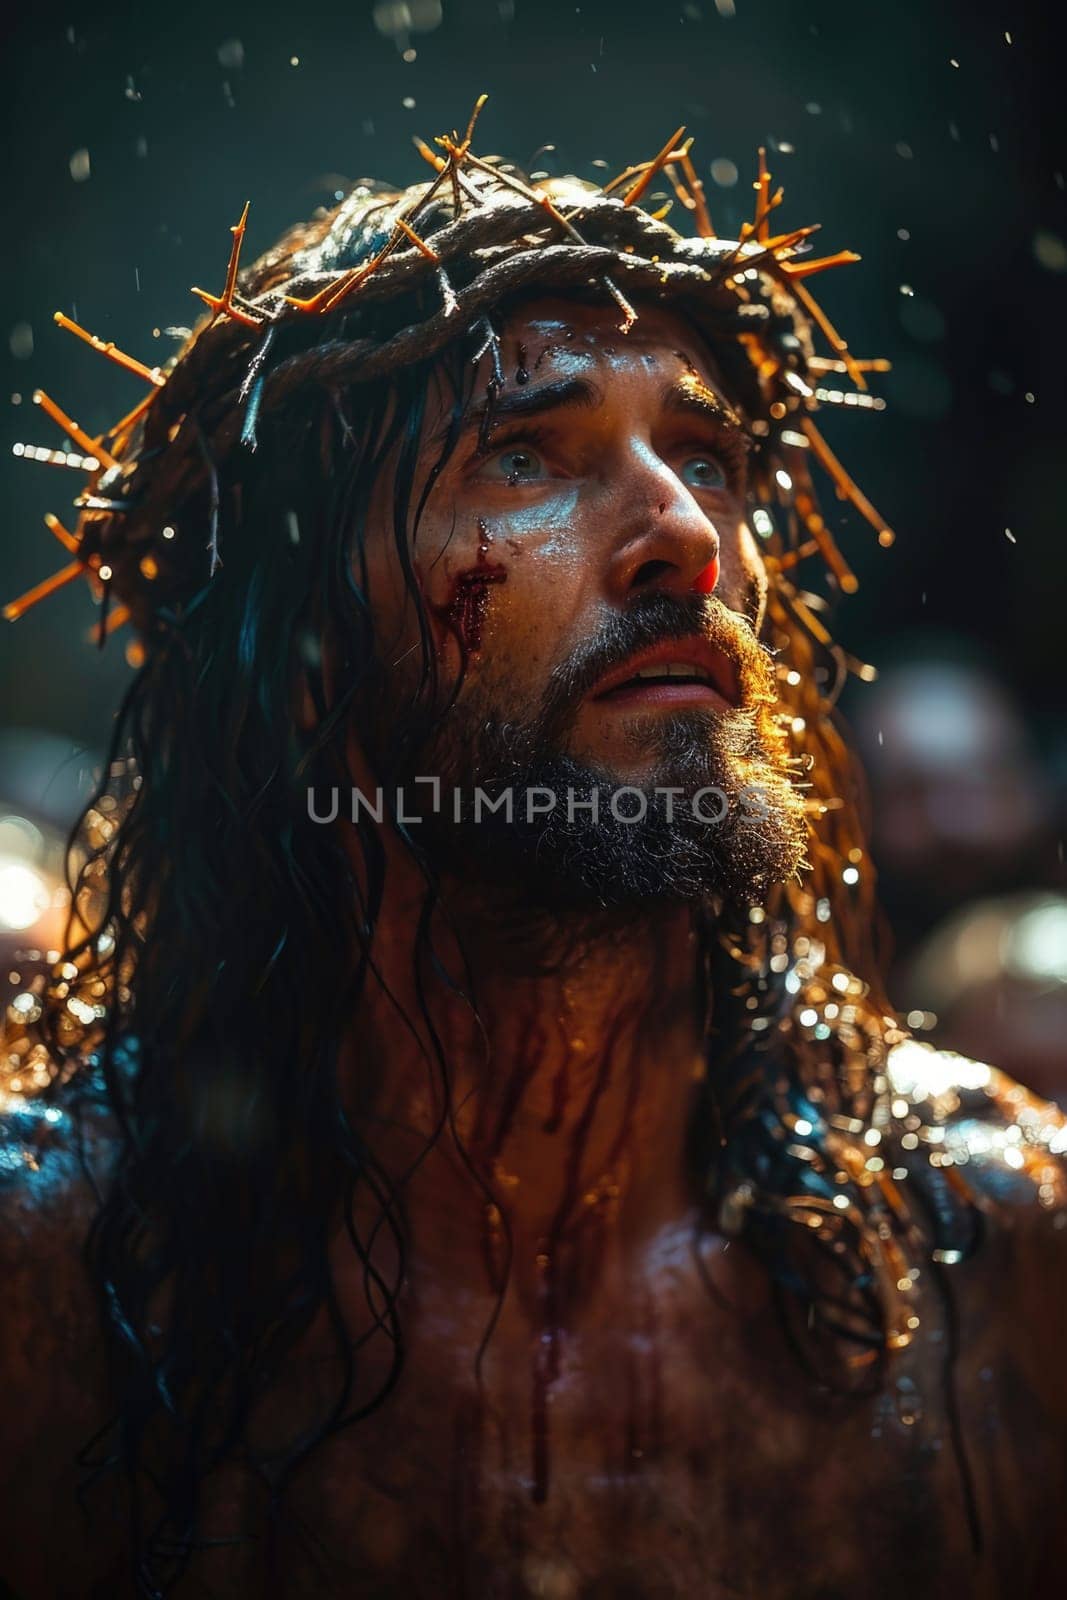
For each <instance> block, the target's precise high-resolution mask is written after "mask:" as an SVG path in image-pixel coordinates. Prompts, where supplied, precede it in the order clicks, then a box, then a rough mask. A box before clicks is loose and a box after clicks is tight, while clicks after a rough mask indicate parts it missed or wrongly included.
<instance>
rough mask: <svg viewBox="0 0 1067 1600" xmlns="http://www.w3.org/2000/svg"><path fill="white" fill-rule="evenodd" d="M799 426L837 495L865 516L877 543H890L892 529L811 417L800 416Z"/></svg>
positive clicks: (886, 544)
mask: <svg viewBox="0 0 1067 1600" xmlns="http://www.w3.org/2000/svg"><path fill="white" fill-rule="evenodd" d="M800 426H801V429H802V430H803V432H804V433H806V434H807V436H808V441H809V443H810V445H811V448H812V451H813V452H814V455H815V459H816V460H817V461H818V463H819V465H820V466H821V467H822V469H823V471H824V472H827V473H828V474H829V476H830V478H831V479H832V480H833V484H834V488H835V489H836V490H837V493H838V495H839V497H840V498H841V499H842V500H848V501H850V502H851V503H852V505H854V506H855V507H856V510H857V511H858V512H859V513H860V515H861V516H863V517H865V518H866V520H867V521H868V522H869V523H870V525H871V527H872V528H874V529H875V530H876V532H877V534H878V543H879V544H881V545H883V546H888V545H890V544H892V542H893V532H892V529H890V528H887V527H886V525H885V523H884V521H883V520H882V518H881V517H880V516H879V515H878V513H877V511H876V510H875V509H874V507H873V506H872V505H871V502H870V501H869V500H868V499H867V496H866V495H865V494H863V493H862V491H861V490H860V489H858V488H857V486H856V485H855V484H854V483H853V481H852V479H851V478H850V477H849V475H848V473H847V472H846V471H845V469H844V467H843V466H842V465H841V463H840V461H838V459H837V457H836V456H835V455H834V453H833V451H832V450H831V449H830V446H829V445H828V444H827V442H826V440H825V439H824V438H823V436H822V434H821V433H820V432H819V430H818V428H817V427H816V426H815V424H814V423H813V422H812V420H811V418H810V417H802V418H801V419H800Z"/></svg>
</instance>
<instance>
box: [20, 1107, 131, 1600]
mask: <svg viewBox="0 0 1067 1600" xmlns="http://www.w3.org/2000/svg"><path fill="white" fill-rule="evenodd" d="M110 1147H111V1141H110V1140H109V1138H108V1131H107V1124H106V1122H105V1121H104V1119H103V1118H102V1117H101V1116H100V1114H99V1113H98V1112H96V1111H93V1110H90V1111H88V1112H87V1113H86V1114H77V1115H76V1114H75V1113H74V1112H73V1110H70V1109H65V1108H64V1107H63V1106H62V1105H59V1104H46V1103H44V1102H41V1101H33V1100H21V1099H19V1098H17V1097H12V1096H5V1097H4V1100H3V1104H2V1107H0V1270H2V1273H3V1284H4V1314H3V1317H2V1318H0V1372H2V1381H3V1386H4V1392H5V1394H7V1395H8V1396H10V1397H17V1399H15V1400H9V1401H8V1403H6V1404H5V1405H4V1406H3V1407H0V1485H2V1493H0V1507H2V1509H0V1551H2V1555H0V1576H2V1577H3V1578H4V1579H5V1580H6V1581H7V1582H8V1583H9V1584H10V1585H11V1587H12V1589H13V1591H14V1593H15V1594H16V1595H19V1596H20V1597H21V1596H26V1597H27V1600H28V1597H31V1596H34V1595H37V1594H45V1593H49V1592H51V1593H59V1592H68V1591H67V1590H65V1589H63V1587H62V1586H63V1584H64V1583H65V1582H66V1581H67V1579H68V1577H69V1573H68V1570H67V1565H68V1560H69V1561H70V1562H80V1563H81V1571H82V1573H83V1575H84V1576H85V1579H86V1581H90V1582H91V1581H92V1576H93V1574H92V1570H91V1569H92V1568H93V1567H97V1570H99V1566H98V1561H99V1560H103V1561H104V1562H105V1564H107V1563H108V1562H109V1558H108V1557H105V1556H104V1554H103V1552H102V1551H99V1550H87V1549H85V1548H83V1544H82V1541H83V1538H84V1530H83V1525H82V1520H81V1514H80V1512H79V1509H78V1502H77V1490H78V1486H79V1484H80V1483H81V1481H82V1479H83V1475H84V1474H83V1469H82V1467H81V1466H80V1465H79V1461H78V1457H79V1455H80V1453H81V1452H82V1451H83V1450H84V1449H85V1447H86V1446H87V1445H88V1443H89V1441H90V1439H91V1438H92V1436H93V1434H94V1433H96V1431H97V1430H98V1429H99V1428H100V1427H101V1426H102V1425H103V1423H104V1422H105V1421H106V1417H107V1409H108V1408H107V1401H106V1380H105V1362H104V1352H103V1339H102V1334H101V1319H100V1314H99V1310H98V1297H97V1295H96V1292H95V1290H94V1287H93V1284H92V1281H91V1277H90V1274H89V1270H88V1267H87V1264H86V1258H85V1241H86V1236H87V1233H88V1230H89V1227H90V1225H91V1222H92V1218H93V1216H94V1214H95V1211H96V1207H97V1194H96V1185H97V1183H98V1182H100V1181H102V1180H103V1179H104V1178H105V1176H106V1170H107V1166H108V1159H109V1149H110ZM57 1585H58V1586H59V1587H56V1586H57ZM50 1586H51V1587H50ZM83 1592H86V1593H91V1592H93V1590H92V1589H91V1588H90V1589H86V1590H84V1591H83Z"/></svg>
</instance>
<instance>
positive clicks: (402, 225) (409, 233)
mask: <svg viewBox="0 0 1067 1600" xmlns="http://www.w3.org/2000/svg"><path fill="white" fill-rule="evenodd" d="M396 225H397V227H398V228H399V229H400V231H401V233H403V234H405V235H406V237H407V238H408V239H410V240H411V243H412V244H413V245H414V246H415V248H416V250H418V251H419V252H420V254H422V255H424V256H425V257H426V259H427V261H432V262H433V263H434V265H435V266H436V264H437V263H438V262H439V261H440V259H441V258H440V256H439V255H438V254H437V251H436V250H431V248H430V246H429V245H428V244H427V243H426V241H425V239H420V238H419V236H418V234H417V233H416V232H415V229H414V228H412V227H409V226H408V224H407V223H406V222H405V221H404V219H403V217H397V219H396Z"/></svg>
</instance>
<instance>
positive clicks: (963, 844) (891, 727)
mask: <svg viewBox="0 0 1067 1600" xmlns="http://www.w3.org/2000/svg"><path fill="white" fill-rule="evenodd" d="M856 736H857V742H858V744H859V747H860V750H861V752H862V755H863V759H864V763H865V765H866V769H867V773H868V776H869V780H870V785H871V800H872V809H873V830H872V853H873V855H874V859H875V862H876V864H877V866H878V872H879V889H880V892H881V896H882V901H883V904H884V906H885V910H886V913H887V915H888V917H889V922H890V925H891V927H892V930H893V935H894V942H895V949H896V957H897V964H898V971H899V970H902V969H903V967H904V966H905V965H906V963H907V960H908V957H909V955H910V953H911V952H912V950H913V949H914V947H915V945H916V943H917V942H918V941H919V940H920V939H922V938H923V937H924V936H925V935H926V934H927V933H928V932H929V931H930V929H931V928H932V927H934V926H935V924H937V923H938V922H939V921H940V920H941V919H942V918H943V917H945V916H947V915H948V914H950V913H951V912H953V911H955V910H957V909H958V908H959V907H960V906H961V905H962V904H963V903H964V902H966V901H967V900H969V899H971V898H972V897H973V896H975V895H980V894H981V895H988V894H993V893H997V892H999V891H1006V890H1013V889H1021V888H1026V887H1041V888H1047V887H1049V886H1050V885H1051V884H1052V883H1053V882H1054V881H1055V874H1056V869H1057V866H1058V858H1057V852H1056V845H1055V825H1054V808H1053V805H1052V800H1051V793H1050V785H1049V783H1048V780H1047V778H1046V776H1045V774H1044V772H1043V770H1042V767H1041V765H1040V763H1039V760H1038V758H1037V755H1036V752H1035V750H1034V748H1033V744H1032V741H1031V737H1030V733H1029V730H1028V728H1027V725H1026V722H1025V720H1024V718H1023V715H1022V712H1021V710H1020V709H1019V707H1018V706H1017V705H1016V704H1015V703H1014V701H1013V700H1012V699H1011V697H1010V695H1009V694H1008V693H1007V691H1006V690H1005V688H1004V687H1003V685H1002V684H1001V683H1000V681H999V680H998V679H997V677H996V676H995V675H994V674H993V673H992V672H990V671H989V670H988V669H987V668H985V667H983V666H980V665H978V664H977V663H974V662H969V661H966V660H962V659H949V658H948V657H947V656H942V657H941V658H940V659H939V658H937V657H927V658H926V659H918V658H916V659H911V660H906V661H902V662H900V663H899V664H897V665H895V666H892V667H890V668H889V669H888V670H887V671H885V672H884V673H883V674H882V676H881V677H880V678H879V680H878V682H877V683H876V684H875V685H874V686H873V688H872V689H871V690H869V691H868V692H867V693H866V694H865V695H864V696H863V697H862V699H860V701H859V703H858V714H857V718H856ZM1060 870H1062V869H1060ZM890 992H893V989H892V986H891V991H890Z"/></svg>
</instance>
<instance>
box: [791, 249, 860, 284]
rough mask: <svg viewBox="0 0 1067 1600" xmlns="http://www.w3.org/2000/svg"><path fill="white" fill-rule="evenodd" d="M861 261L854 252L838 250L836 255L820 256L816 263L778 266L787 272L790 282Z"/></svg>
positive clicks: (807, 262) (793, 262) (801, 262)
mask: <svg viewBox="0 0 1067 1600" xmlns="http://www.w3.org/2000/svg"><path fill="white" fill-rule="evenodd" d="M860 260H862V257H861V256H858V255H857V254H856V252H855V250H839V251H838V252H837V254H836V255H833V256H822V257H820V259H819V260H818V261H782V262H780V263H779V265H780V266H781V268H782V271H783V272H787V273H788V274H789V277H790V279H791V280H795V279H797V278H813V277H814V276H815V274H816V273H817V272H825V271H826V270H827V268H828V267H844V266H848V265H849V264H850V263H851V262H853V261H860Z"/></svg>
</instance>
